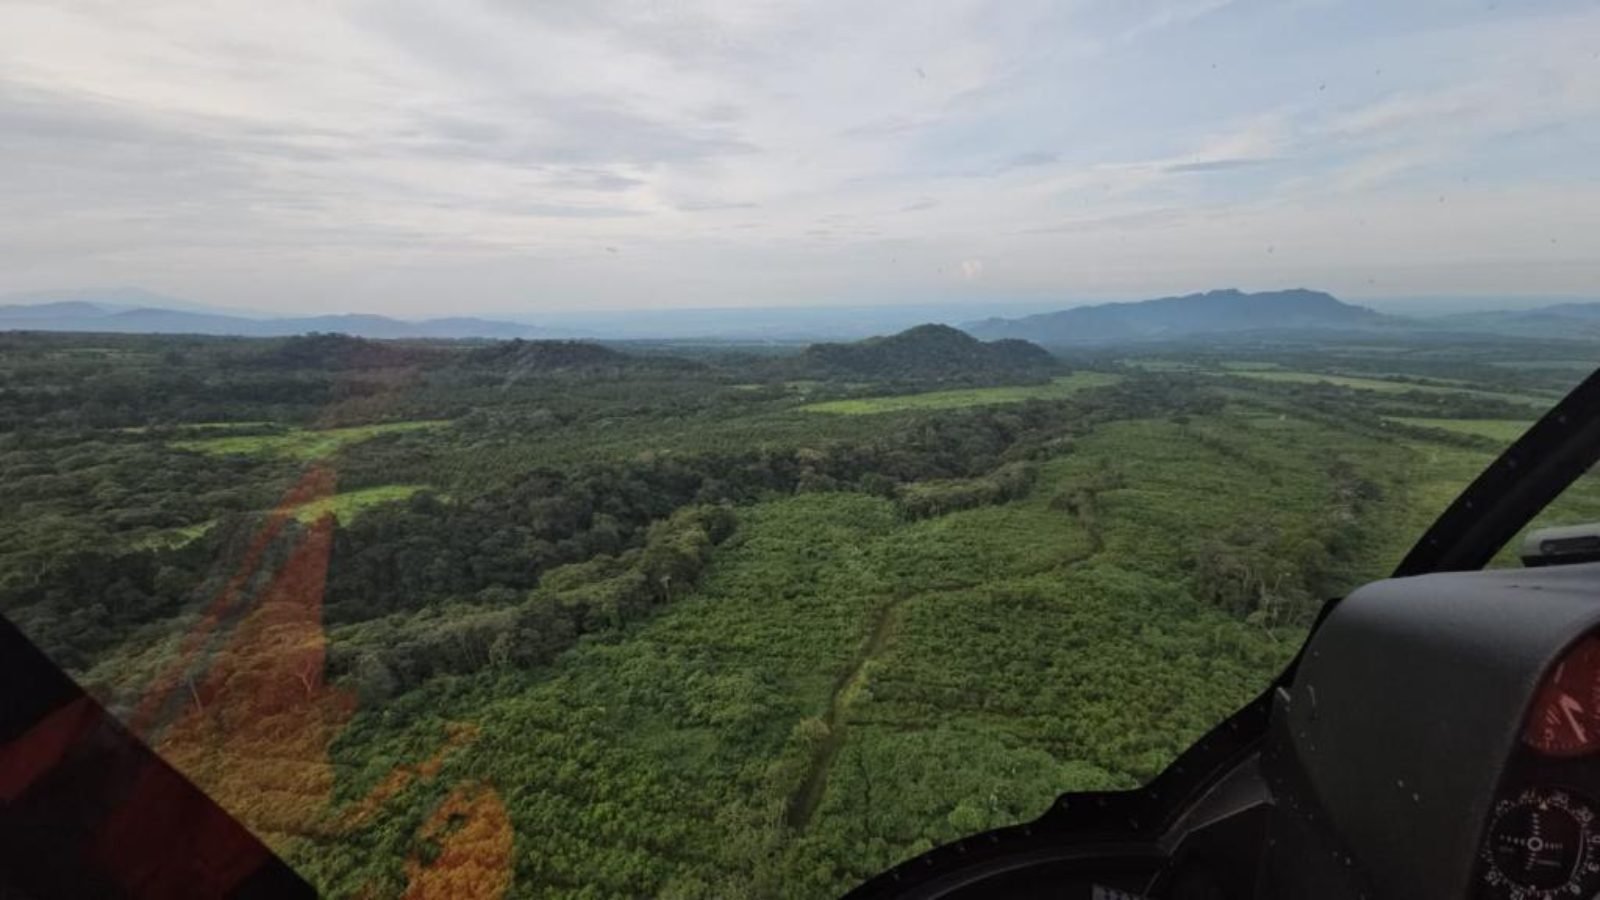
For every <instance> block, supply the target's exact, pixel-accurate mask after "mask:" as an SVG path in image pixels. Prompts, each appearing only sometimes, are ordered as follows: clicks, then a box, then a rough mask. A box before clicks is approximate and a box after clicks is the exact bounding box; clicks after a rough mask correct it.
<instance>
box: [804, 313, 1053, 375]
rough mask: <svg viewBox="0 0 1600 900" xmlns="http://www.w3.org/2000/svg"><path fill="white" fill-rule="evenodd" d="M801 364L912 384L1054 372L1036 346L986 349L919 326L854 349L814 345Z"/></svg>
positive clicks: (943, 328)
mask: <svg viewBox="0 0 1600 900" xmlns="http://www.w3.org/2000/svg"><path fill="white" fill-rule="evenodd" d="M800 363H801V365H802V366H804V367H806V368H808V369H811V370H813V371H816V372H819V373H826V374H841V375H854V376H860V377H865V378H912V379H928V378H935V379H937V378H973V377H977V378H984V377H995V376H1008V377H1009V376H1017V375H1032V374H1041V375H1042V374H1044V373H1046V372H1048V371H1050V370H1052V369H1054V368H1056V366H1057V363H1056V360H1055V358H1054V357H1052V356H1051V355H1050V354H1049V352H1047V351H1046V350H1045V349H1044V348H1042V347H1039V346H1037V345H1035V344H1030V343H1028V342H1027V341H1019V340H999V341H993V342H990V343H984V342H983V341H980V340H978V339H977V338H974V337H973V336H971V335H969V334H966V333H965V332H962V331H959V330H957V329H955V328H951V327H950V326H948V325H918V326H917V327H915V328H911V329H908V330H906V331H902V332H900V333H899V334H894V335H890V336H888V337H878V338H869V339H867V340H864V341H858V342H856V343H853V344H812V345H811V346H810V347H807V348H806V349H805V351H804V352H802V353H801V354H800Z"/></svg>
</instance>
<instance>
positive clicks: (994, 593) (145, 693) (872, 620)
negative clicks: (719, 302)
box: [0, 331, 1600, 900]
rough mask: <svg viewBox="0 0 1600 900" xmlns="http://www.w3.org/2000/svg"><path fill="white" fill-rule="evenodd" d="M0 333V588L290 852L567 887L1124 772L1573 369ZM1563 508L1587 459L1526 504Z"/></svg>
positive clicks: (787, 860) (1517, 425)
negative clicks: (2, 378)
mask: <svg viewBox="0 0 1600 900" xmlns="http://www.w3.org/2000/svg"><path fill="white" fill-rule="evenodd" d="M886 343H887V347H885V344H886ZM934 345H937V346H940V347H949V348H953V349H955V350H959V351H960V353H958V354H956V356H954V357H953V358H952V359H949V360H944V361H943V362H940V361H938V360H934V361H930V360H928V359H924V358H921V357H920V356H919V355H918V351H916V350H915V348H916V347H917V346H934ZM980 346H982V345H980ZM91 348H93V350H94V352H93V353H85V352H83V351H85V350H88V349H91ZM908 348H910V349H908ZM658 349H659V348H658ZM668 349H670V348H668ZM0 352H3V354H4V355H3V356H0V360H3V367H4V369H5V371H6V372H7V377H8V388H7V390H5V391H0V423H6V424H7V425H9V428H0V484H3V485H4V496H3V497H0V501H3V502H0V610H3V611H4V613H5V614H6V615H7V616H8V617H10V618H12V619H13V620H15V621H16V622H18V623H19V624H20V625H21V626H22V627H23V628H24V630H25V631H27V633H28V634H29V635H30V636H31V637H32V638H33V639H34V640H35V641H36V642H37V643H39V644H40V645H41V646H42V647H44V648H45V649H46V651H47V652H49V653H50V654H51V655H52V656H53V657H54V658H55V659H57V660H59V661H60V662H62V663H63V664H64V665H65V666H66V667H68V668H69V669H70V670H71V671H72V672H73V673H74V674H75V675H77V676H78V677H80V678H81V679H82V680H83V682H84V683H85V684H87V685H90V686H91V688H92V689H93V690H94V691H95V692H96V693H97V694H98V695H99V696H101V697H102V698H104V699H105V700H106V701H107V702H109V703H111V704H112V705H113V707H114V708H116V709H118V710H120V711H122V712H123V713H124V714H126V715H127V717H128V719H129V720H130V721H133V722H135V723H136V727H141V723H144V721H145V720H144V718H141V716H142V715H148V716H154V717H155V718H154V719H153V720H152V721H153V722H154V724H151V725H148V727H142V728H141V730H142V733H144V734H146V736H148V737H150V738H151V739H152V740H154V741H156V742H157V746H158V747H160V749H161V750H162V751H163V752H164V753H167V754H168V757H169V758H170V759H172V760H173V761H174V763H175V764H176V765H178V766H179V767H180V768H182V769H183V770H184V771H185V772H187V773H189V774H190V775H191V776H192V777H194V778H195V779H196V780H197V781H198V782H199V783H200V784H202V786H204V787H205V788H206V789H207V790H209V791H210V792H211V793H212V794H213V796H215V797H217V798H218V799H219V801H220V802H222V803H224V804H225V805H226V806H227V807H228V808H229V809H230V810H231V811H233V812H234V813H235V814H237V815H238V816H240V817H241V819H242V820H243V821H244V822H246V824H248V825H250V827H252V828H254V829H255V830H256V831H257V832H258V833H260V834H262V835H264V836H266V837H267V838H268V839H269V840H270V841H272V842H273V844H274V846H275V847H277V848H278V849H279V850H280V851H282V852H283V853H284V854H285V855H286V857H287V858H288V859H290V860H291V862H292V863H293V865H295V866H296V867H297V868H298V869H299V871H301V872H302V873H303V874H305V875H306V877H308V878H309V879H310V880H311V881H312V882H313V883H314V884H315V885H316V886H317V887H318V888H319V889H321V890H322V891H323V892H325V893H327V894H329V895H334V896H350V895H358V896H359V895H367V896H392V895H399V894H401V893H403V892H404V891H405V889H406V887H407V885H408V884H411V885H415V884H416V883H418V879H421V878H424V877H425V875H426V873H428V872H429V871H431V870H430V869H429V866H430V865H432V864H433V863H436V862H438V861H441V860H453V861H455V862H454V863H452V864H462V863H461V860H463V859H466V860H470V861H471V865H472V866H474V867H475V868H473V869H472V871H473V872H476V873H478V874H477V875H476V876H474V877H481V878H489V877H491V875H492V877H494V878H501V877H503V878H504V879H506V880H507V882H508V883H509V890H508V894H507V895H508V896H514V897H538V898H574V900H576V898H585V900H607V898H633V897H675V898H679V900H686V898H726V897H751V898H768V897H771V898H796V900H802V898H819V897H829V896H834V895H837V894H838V893H839V892H841V891H843V890H845V889H846V888H848V887H849V886H850V885H852V884H853V883H855V882H857V881H858V880H860V879H861V878H863V877H865V876H867V875H869V874H871V873H873V872H875V871H877V870H880V869H882V868H883V867H885V866H888V865H890V864H892V863H894V862H896V861H898V860H902V859H904V858H906V857H907V856H909V855H912V854H915V853H917V852H919V851H921V850H924V849H927V848H929V847H931V846H933V845H935V844H938V843H940V842H944V841H948V840H951V839H953V838H956V837H959V836H961V835H966V834H971V833H973V832H976V831H980V830H983V829H987V828H991V827H995V826H999V825H1004V824H1010V823H1014V822H1018V821H1022V820H1026V819H1029V818H1031V817H1034V816H1036V815H1038V814H1039V813H1040V812H1041V811H1042V810H1044V809H1045V808H1046V807H1047V805H1048V804H1049V803H1051V802H1052V801H1053V799H1054V798H1055V797H1056V796H1057V795H1058V794H1059V793H1061V792H1062V791H1067V790H1078V789H1090V788H1118V787H1127V786H1131V785H1135V784H1138V783H1140V782H1141V781H1144V780H1146V779H1148V778H1149V777H1151V776H1152V775H1153V774H1155V773H1156V772H1158V771H1160V769H1161V768H1162V767H1163V766H1164V765H1166V764H1167V763H1168V762H1169V761H1170V760H1171V759H1172V758H1173V757H1174V756H1175V755H1176V754H1177V753H1179V752H1180V751H1181V750H1182V749H1183V748H1184V747H1185V746H1187V745H1188V744H1189V743H1190V742H1192V741H1193V740H1194V739H1195V738H1196V737H1197V736H1199V735H1200V734H1201V733H1203V732H1204V731H1205V730H1206V729H1207V728H1208V727H1209V726H1210V725H1211V724H1213V723H1214V722H1216V721H1217V720H1218V719H1219V718H1221V717H1222V716H1223V715H1225V714H1226V713H1228V712H1229V711H1231V710H1232V709H1234V708H1236V707H1237V706H1238V705H1239V704H1240V703H1242V702H1244V701H1245V700H1247V699H1248V698H1250V697H1251V696H1253V695H1254V694H1255V693H1256V692H1257V691H1258V690H1260V688H1261V687H1262V686H1263V685H1264V684H1266V683H1267V682H1268V680H1269V679H1270V678H1271V677H1272V676H1273V675H1274V674H1276V673H1277V672H1278V671H1279V669H1280V668H1281V666H1282V665H1283V664H1284V662H1285V661H1286V660H1287V659H1289V658H1290V657H1291V656H1292V655H1293V653H1294V652H1295V650H1296V649H1297V647H1298V646H1299V643H1300V640H1301V638H1302V636H1303V634H1304V631H1305V628H1306V626H1307V624H1308V623H1309V622H1310V621H1311V619H1312V617H1313V616H1314V615H1315V614H1316V612H1317V610H1318V608H1319V607H1320V604H1321V603H1322V602H1323V601H1324V600H1326V599H1328V598H1330V597H1333V596H1336V595H1338V594H1340V593H1342V592H1344V591H1346V590H1348V589H1350V588H1351V587H1353V586H1355V585H1358V584H1360V583H1362V582H1363V581H1365V580H1369V579H1372V578H1375V577H1381V576H1382V575H1383V574H1384V573H1385V572H1387V571H1389V570H1390V569H1391V568H1392V567H1393V565H1394V564H1395V563H1396V562H1397V561H1398V560H1399V558H1400V557H1401V555H1402V554H1403V553H1404V552H1405V551H1406V549H1407V548H1408V546H1409V545H1410V543H1411V541H1412V540H1413V539H1414V538H1415V537H1416V536H1417V534H1418V533H1419V532H1420V531H1421V530H1422V529H1423V528H1425V527H1426V526H1427V525H1428V524H1429V523H1430V522H1431V521H1432V520H1433V518H1434V517H1436V516H1437V515H1438V514H1439V513H1440V512H1441V511H1442V510H1443V509H1444V508H1445V506H1446V505H1447V504H1448V503H1449V502H1450V501H1451V500H1452V499H1453V498H1454V497H1455V496H1456V494H1457V493H1458V492H1459V491H1460V489H1461V487H1462V486H1464V485H1465V484H1466V483H1467V482H1468V481H1470V480H1471V479H1472V478H1473V477H1474V476H1475V475H1476V474H1477V473H1478V472H1479V471H1481V470H1482V468H1483V467H1484V465H1486V464H1487V463H1488V461H1489V460H1490V459H1491V458H1492V455H1493V453H1494V450H1495V448H1496V446H1497V445H1498V444H1503V443H1504V442H1505V440H1508V439H1509V438H1510V437H1511V436H1514V433H1519V432H1520V430H1521V427H1522V421H1521V420H1520V419H1519V418H1518V417H1519V416H1524V415H1526V414H1528V413H1531V412H1533V410H1532V408H1531V407H1532V405H1533V404H1535V403H1539V402H1544V401H1540V400H1537V399H1536V398H1541V397H1545V396H1551V397H1553V396H1554V395H1555V394H1556V393H1557V392H1559V391H1560V390H1561V389H1563V388H1564V387H1565V386H1567V385H1569V384H1570V383H1571V381H1572V380H1574V377H1575V376H1574V374H1573V373H1572V372H1571V371H1566V370H1554V369H1550V370H1545V369H1510V368H1506V367H1504V366H1500V365H1498V363H1499V362H1503V361H1505V360H1514V359H1527V358H1529V357H1530V352H1531V351H1530V348H1529V347H1528V346H1527V345H1526V343H1511V344H1507V345H1505V346H1496V345H1491V344H1486V343H1478V344H1474V345H1473V346H1471V347H1465V348H1442V347H1440V346H1437V345H1425V346H1415V347H1412V346H1404V345H1389V344H1381V345H1379V344H1374V345H1373V346H1371V347H1359V346H1353V345H1341V346H1330V347H1308V346H1305V345H1300V344H1296V345H1284V346H1279V345H1266V346H1260V347H1246V346H1229V347H1227V348H1222V349H1215V348H1205V347H1199V348H1182V347H1168V348H1151V347H1140V348H1135V349H1123V350H1120V351H1118V353H1116V354H1113V355H1107V356H1106V357H1105V358H1104V359H1096V358H1090V357H1087V356H1086V357H1084V358H1081V359H1071V360H1064V361H1055V360H1050V361H1048V365H1047V366H1046V365H1045V364H1043V363H1042V362H1041V361H1040V360H1038V358H1037V355H1036V354H1035V353H1033V352H1032V351H1031V350H1028V349H1026V348H1022V347H1016V346H1012V345H1002V346H1001V347H1000V349H999V350H998V351H996V350H994V349H988V350H975V349H973V347H972V346H971V345H970V344H969V343H966V342H963V341H959V340H953V339H951V337H950V336H949V335H948V334H945V333H944V332H943V331H933V332H918V333H916V334H914V335H913V339H912V340H911V341H910V343H909V344H908V343H907V341H905V340H899V341H888V342H877V343H874V344H869V345H864V348H863V347H856V348H853V349H845V350H840V349H838V348H833V349H827V350H822V351H816V352H813V353H810V354H806V353H799V354H791V355H789V356H783V355H779V354H764V355H760V356H755V355H749V356H745V355H723V356H718V355H716V354H714V353H710V352H705V353H701V354H699V355H697V357H696V359H694V360H683V359H675V358H673V357H672V356H671V355H670V353H667V352H666V350H662V351H661V355H652V356H648V357H645V356H630V355H628V354H626V353H622V352H619V351H615V350H608V349H605V348H600V347H594V346H590V345H584V344H576V343H571V342H508V343H503V344H464V345H455V344H448V343H438V344H414V345H413V344H382V343H374V342H366V341H353V340H351V339H347V338H339V337H336V336H316V337H310V338H302V339H288V340H269V341H247V340H223V339H201V338H155V337H133V336H130V337H116V336H110V337H108V336H103V335H102V336H94V337H93V338H92V339H90V338H76V337H64V336H49V335H30V336H0ZM997 352H998V353H999V354H1000V356H999V357H996V356H995V354H996V353H997ZM997 360H999V361H997ZM1008 361H1009V362H1008ZM1012 362H1015V363H1016V365H1015V366H1012V365H1011V363H1012ZM1046 369H1048V370H1047V371H1046ZM1068 370H1070V374H1065V373H1066V372H1067V371H1068ZM1322 372H1330V373H1338V374H1331V375H1323V374H1319V373H1322ZM818 413H835V414H834V415H819V414H818ZM868 413H884V415H869V414H868ZM890 413H892V414H890ZM446 423H448V427H446ZM223 425H225V426H226V428H225V433H221V434H217V433H211V432H213V431H214V430H215V429H216V428H217V427H219V426H223ZM319 426H326V427H319ZM269 510H289V511H292V513H293V515H291V516H288V517H283V516H277V517H272V516H269V515H268V514H267V511H269ZM328 513H332V516H331V517H330V516H328V515H326V514H328ZM1593 519H1600V478H1588V479H1585V480H1584V481H1583V482H1581V483H1580V486H1579V488H1577V489H1575V490H1574V491H1572V492H1569V496H1567V497H1564V498H1562V500H1561V501H1560V503H1559V504H1558V505H1557V506H1556V507H1553V508H1552V511H1551V513H1550V514H1549V515H1548V516H1547V521H1548V522H1550V523H1553V522H1570V521H1587V520H1593ZM218 611H221V612H223V613H225V615H220V616H219V615H216V613H217V612H218ZM213 623H215V624H213ZM213 627H215V628H216V629H217V631H215V632H213V631H210V630H207V629H210V628H213ZM197 638H203V640H197ZM324 641H325V643H324ZM191 646H197V647H200V648H201V650H200V651H193V650H191V649H189V648H190V647H191ZM307 660H309V662H307ZM274 667H277V668H274ZM269 676H271V677H269ZM273 678H276V679H277V680H276V681H274V680H272V679H273ZM253 684H268V685H272V686H273V687H272V688H271V689H270V690H263V694H264V695H265V696H266V699H259V698H256V697H254V696H253V695H252V694H251V692H250V686H251V685H253ZM281 685H288V686H289V687H290V688H291V690H289V691H288V692H287V695H288V696H293V697H294V698H296V702H295V703H293V704H288V708H281V707H279V706H271V703H274V702H278V701H277V700H275V699H273V698H281V697H282V696H286V695H285V694H284V692H283V691H281V690H278V688H279V687H281ZM152 698H153V699H152ZM300 698H304V700H303V702H302V701H301V700H300ZM252 703H255V704H258V705H257V706H252V705H251V704H252ZM259 704H267V709H266V710H265V711H263V710H262V709H261V708H259ZM146 710H154V712H151V713H147V714H146V713H145V712H144V711H146ZM201 711H203V712H204V715H199V713H200V712H201ZM186 717H187V718H186ZM195 721H198V722H200V723H202V724H205V726H206V727H205V728H197V727H190V728H189V729H188V730H186V728H185V726H186V725H190V726H192V725H193V722H195ZM215 722H226V723H230V725H231V726H232V727H234V728H236V729H238V730H239V733H231V732H230V733H229V734H228V735H227V740H226V741H224V742H222V743H221V744H217V743H207V742H206V741H205V740H200V739H197V738H195V737H194V735H196V734H199V735H201V736H202V737H204V736H206V735H212V734H214V732H212V731H209V730H207V729H209V728H211V725H210V724H209V723H215ZM186 736H187V737H186ZM186 740H187V741H189V743H186V742H185V741H186ZM461 835H467V836H469V837H470V838H471V846H470V847H469V849H467V850H461V849H459V848H457V849H453V850H449V851H446V850H445V849H443V845H444V843H446V842H448V841H450V840H455V839H456V838H457V837H459V836H461ZM462 839H463V840H466V838H462ZM507 848H512V849H510V850H508V849H507ZM497 866H498V868H496V867H497ZM448 874H450V873H442V874H441V878H442V877H443V876H444V875H448ZM463 877H465V876H463Z"/></svg>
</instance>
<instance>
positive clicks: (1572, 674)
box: [1522, 637, 1600, 756]
mask: <svg viewBox="0 0 1600 900" xmlns="http://www.w3.org/2000/svg"><path fill="white" fill-rule="evenodd" d="M1522 740H1523V741H1524V742H1525V743H1527V744H1528V745H1529V746H1531V747H1533V748H1534V749H1536V750H1538V751H1539V752H1541V753H1545V754H1547V755H1550V756H1578V755H1580V754H1584V753H1588V752H1590V751H1592V750H1596V749H1600V637H1588V638H1584V640H1583V641H1582V642H1581V643H1579V644H1578V645H1577V646H1576V647H1573V648H1572V649H1571V650H1570V651H1568V652H1567V655H1566V656H1565V657H1564V658H1563V659H1562V660H1561V662H1560V664H1558V665H1557V666H1556V668H1555V670H1554V671H1553V672H1551V673H1550V674H1549V675H1547V676H1545V680H1544V684H1543V685H1542V686H1540V688H1539V693H1538V696H1537V697H1535V698H1534V701H1533V709H1532V710H1531V711H1530V712H1529V714H1528V723H1527V725H1526V726H1524V728H1523V731H1522Z"/></svg>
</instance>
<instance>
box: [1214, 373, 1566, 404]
mask: <svg viewBox="0 0 1600 900" xmlns="http://www.w3.org/2000/svg"><path fill="white" fill-rule="evenodd" d="M1230 374H1233V375H1237V376H1239V377H1241V378H1255V379H1259V380H1261V381H1276V382H1284V383H1289V384H1332V385H1336V386H1338V387H1345V388H1351V389H1352V390H1358V391H1373V392H1375V393H1380V394H1404V393H1407V392H1409V391H1420V392H1421V393H1425V394H1465V395H1467V396H1471V397H1482V398H1483V399H1485V400H1502V401H1505V402H1507V403H1521V404H1524V405H1527V406H1537V407H1539V408H1541V409H1543V408H1545V407H1548V406H1550V405H1551V404H1553V403H1555V402H1556V401H1555V398H1554V397H1534V396H1529V395H1527V394H1506V393H1502V392H1500V391H1480V390H1474V389H1470V388H1452V387H1443V386H1441V385H1433V384H1413V383H1411V382H1406V381H1387V380H1384V379H1382V378H1357V377H1355V376H1351V375H1326V374H1323V373H1321V372H1264V371H1247V370H1237V371H1233V372H1231V373H1230Z"/></svg>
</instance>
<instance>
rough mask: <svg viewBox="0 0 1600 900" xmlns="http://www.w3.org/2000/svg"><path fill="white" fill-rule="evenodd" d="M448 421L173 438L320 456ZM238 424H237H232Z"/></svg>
mask: <svg viewBox="0 0 1600 900" xmlns="http://www.w3.org/2000/svg"><path fill="white" fill-rule="evenodd" d="M447 424H449V423H448V422H386V423H383V424H381V425H361V426H357V427H354V428H329V429H325V430H310V429H299V428H296V429H291V430H289V431H286V432H283V433H281V434H261V435H239V436H229V437H217V438H199V439H194V440H182V441H173V442H172V444H171V446H172V447H173V448H174V449H177V450H193V451H195V452H196V453H209V454H212V455H213V456H283V457H288V458H290V459H298V460H313V459H321V458H322V457H324V456H328V455H330V454H332V453H336V452H338V451H339V450H340V449H341V448H343V447H346V446H348V445H350V444H355V443H359V442H361V441H365V440H369V439H371V438H374V437H377V436H378V435H380V434H398V433H403V432H407V431H418V430H421V429H425V428H439V427H442V426H444V425H447ZM236 427H239V426H236Z"/></svg>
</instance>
